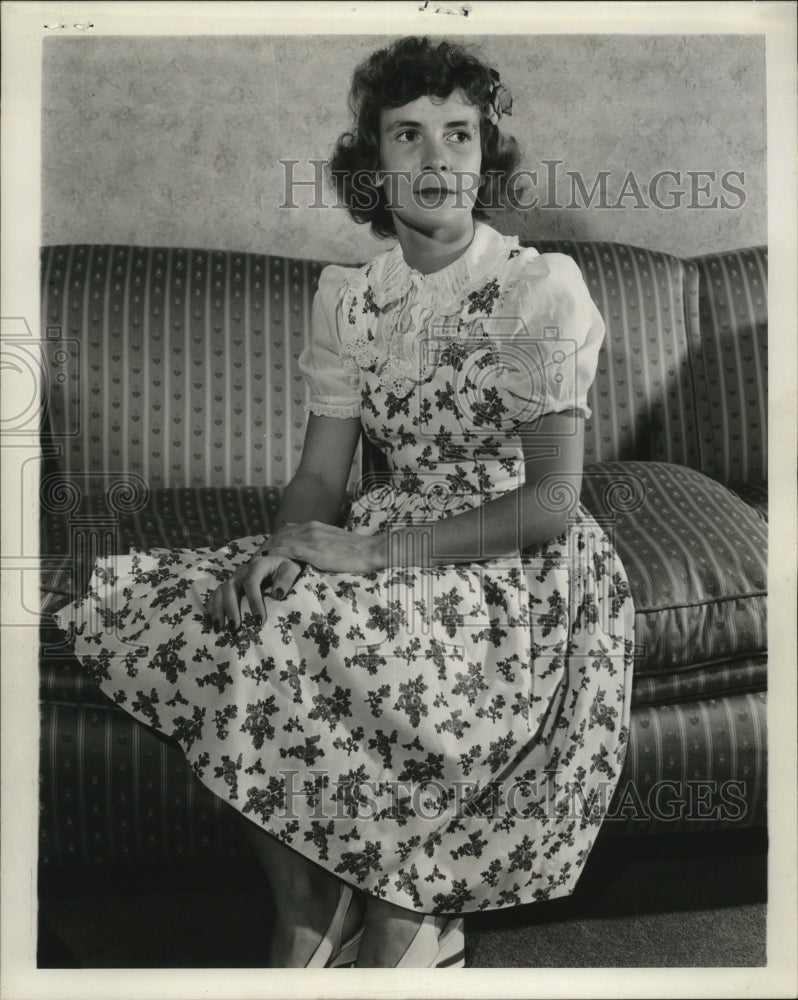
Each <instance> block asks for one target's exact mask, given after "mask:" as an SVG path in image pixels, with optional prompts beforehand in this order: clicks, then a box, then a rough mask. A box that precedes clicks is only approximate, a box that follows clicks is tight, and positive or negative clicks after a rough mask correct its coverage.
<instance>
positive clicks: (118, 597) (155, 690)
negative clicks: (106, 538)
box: [62, 38, 633, 967]
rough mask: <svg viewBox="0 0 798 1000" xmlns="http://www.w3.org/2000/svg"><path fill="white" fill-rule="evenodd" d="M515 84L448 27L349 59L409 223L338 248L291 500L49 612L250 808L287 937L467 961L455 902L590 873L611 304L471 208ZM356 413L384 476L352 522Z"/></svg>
mask: <svg viewBox="0 0 798 1000" xmlns="http://www.w3.org/2000/svg"><path fill="white" fill-rule="evenodd" d="M509 103H510V102H509V94H508V92H507V91H506V89H505V88H503V87H502V85H501V83H500V82H499V79H498V74H497V73H496V72H495V71H493V70H491V69H490V68H488V67H487V66H485V65H484V64H483V63H482V62H481V61H480V60H479V59H478V58H477V57H476V56H475V55H473V54H472V53H470V52H469V51H467V50H465V49H463V48H461V47H458V46H457V45H453V44H450V43H447V42H445V41H443V42H440V41H430V40H428V39H417V38H407V39H403V40H401V41H398V42H396V43H395V44H393V45H391V46H390V47H389V48H386V49H383V50H381V51H378V52H375V53H374V54H373V55H372V56H371V57H370V58H369V59H368V60H367V61H366V62H365V63H364V64H363V65H361V66H360V67H358V69H357V70H356V72H355V76H354V81H353V86H352V92H351V105H352V110H353V114H354V128H353V131H352V132H351V133H347V134H346V135H344V136H342V137H341V139H340V141H339V143H338V146H337V149H336V153H335V156H334V157H333V161H332V164H331V166H332V175H333V177H334V181H335V184H336V185H337V188H338V191H339V193H340V195H341V197H342V198H343V200H344V201H345V203H346V204H347V206H348V207H349V211H350V213H351V214H352V216H353V217H354V219H355V220H356V221H358V222H370V223H371V225H372V228H373V229H374V231H375V232H377V233H378V234H381V235H384V236H395V238H396V243H395V245H394V246H393V248H392V249H389V250H387V251H385V252H384V253H381V254H379V255H378V256H377V257H376V258H375V259H374V260H373V261H372V262H371V263H370V264H369V265H368V266H366V267H363V268H344V267H328V268H326V269H325V271H324V272H323V273H322V275H321V279H320V282H319V289H318V293H317V295H316V299H315V303H314V310H313V327H312V330H311V331H310V335H309V343H308V346H307V347H306V349H305V351H304V352H303V354H302V357H301V360H300V363H301V366H302V369H303V371H304V373H305V376H306V379H307V384H308V386H309V404H308V409H309V418H308V427H307V433H306V438H305V444H304V450H303V454H302V460H301V464H300V466H299V469H298V471H297V473H296V475H295V476H294V478H293V480H292V481H291V483H290V484H289V485H288V487H287V488H286V490H285V494H284V496H283V499H282V503H281V506H280V511H279V514H278V517H277V520H276V522H275V525H274V530H273V531H272V532H271V534H270V535H267V536H265V537H264V536H257V537H252V538H245V539H238V540H236V541H234V542H231V543H230V545H228V546H227V547H226V548H224V549H222V550H220V551H216V552H211V551H209V550H201V551H177V552H166V551H159V550H155V551H151V552H141V553H133V554H131V555H130V556H129V557H119V558H117V559H116V560H115V561H114V565H113V566H111V565H108V564H102V565H98V567H97V568H96V570H95V576H94V578H93V581H92V588H91V590H90V593H89V595H88V598H87V599H86V600H85V601H84V602H82V603H79V604H78V605H76V608H75V609H74V610H73V611H72V612H64V613H63V614H62V621H63V623H64V625H65V626H69V627H71V629H72V631H73V634H74V637H75V648H76V652H77V654H78V655H79V656H81V657H82V658H83V659H84V662H85V663H86V665H87V667H88V669H90V670H91V671H92V673H93V674H94V676H95V677H97V679H98V680H99V681H100V682H101V686H102V687H103V689H104V690H105V691H106V692H107V693H108V694H109V695H111V696H112V697H113V698H114V699H115V700H116V701H117V702H118V703H119V704H120V705H122V707H123V708H125V709H126V710H127V711H129V712H130V713H131V714H133V715H134V716H135V717H137V718H139V719H141V720H142V721H144V722H146V723H148V724H151V725H154V726H156V727H157V728H159V729H160V730H162V731H163V732H164V733H166V734H167V735H169V736H171V737H173V738H174V739H176V740H177V741H178V742H179V743H180V744H181V746H182V747H183V749H184V751H185V753H186V756H187V758H188V760H189V762H190V763H191V766H192V767H193V769H194V771H195V772H196V773H197V775H198V776H199V777H200V778H201V780H202V781H203V782H205V784H206V785H208V787H209V788H211V789H212V790H213V791H214V792H216V793H217V794H218V795H220V796H222V797H223V798H224V799H225V800H226V801H228V802H229V803H231V804H232V805H233V806H234V807H235V808H236V809H237V810H239V811H240V812H241V814H242V815H243V816H244V817H246V826H247V829H248V831H249V834H250V837H251V841H252V843H253V846H254V848H255V851H256V854H257V856H258V857H259V859H260V860H261V862H262V864H263V867H264V868H265V871H266V874H267V876H268V879H269V882H270V885H271V888H272V890H273V893H274V898H275V901H276V904H277V905H278V907H279V919H278V921H277V925H276V931H275V934H274V936H273V940H272V942H271V956H270V960H271V964H272V965H274V966H312V965H316V966H319V965H328V966H338V965H345V964H353V963H354V964H356V965H358V966H371V967H374V966H394V965H404V966H417V967H418V966H446V965H462V964H463V921H462V916H461V915H462V914H464V913H468V912H473V911H478V910H484V909H497V908H500V907H506V906H513V905H517V904H522V903H528V902H531V901H534V900H542V899H549V898H552V897H555V896H559V895H563V894H566V893H569V892H570V891H571V890H572V889H573V887H574V885H575V883H576V881H577V878H578V876H579V874H580V872H581V870H582V868H583V866H584V863H585V860H586V858H587V856H588V854H589V852H590V849H591V846H592V844H593V841H594V839H595V836H596V832H597V830H598V828H599V826H600V824H601V820H602V816H603V812H604V810H605V808H606V805H607V804H608V802H609V800H610V798H611V795H612V791H613V789H614V786H615V783H616V782H617V779H618V776H619V773H620V769H621V766H622V763H623V757H624V752H625V747H626V737H627V731H628V730H627V727H628V717H629V692H630V684H631V662H632V660H631V656H632V632H633V608H632V603H631V600H630V597H629V591H628V586H627V583H626V578H625V575H624V572H623V568H622V567H621V565H620V563H619V561H618V559H617V557H616V555H615V553H614V551H613V549H612V547H611V544H610V541H609V539H608V538H607V537H606V536H605V535H604V534H603V532H602V530H601V529H600V527H599V526H598V525H597V524H596V522H595V521H594V520H593V519H592V518H591V516H590V515H589V514H588V513H587V512H586V511H585V510H584V509H583V508H582V507H581V506H580V504H579V499H578V498H579V489H580V484H581V474H582V461H583V425H584V420H585V417H587V416H589V409H588V405H587V401H586V394H587V391H588V388H589V386H590V384H591V381H592V379H593V376H594V373H595V368H596V363H597V357H598V351H599V347H600V345H601V342H602V338H603V334H604V326H603V323H602V320H601V317H600V316H599V314H598V312H597V310H596V308H595V306H594V304H593V302H592V300H591V298H590V295H589V294H588V291H587V289H586V287H585V284H584V282H583V280H582V278H581V275H580V272H579V270H578V268H577V266H576V265H575V264H574V263H573V261H571V260H570V258H568V257H565V256H563V255H559V254H543V255H540V254H538V253H537V252H536V251H535V250H533V249H524V248H521V247H520V246H519V245H518V241H517V239H515V238H510V237H505V236H501V235H499V234H498V233H497V232H496V231H495V230H493V229H491V228H490V227H489V226H488V225H486V224H485V223H484V222H483V221H481V220H480V218H479V217H480V216H481V215H482V214H483V209H484V207H485V206H486V205H488V204H489V203H490V202H491V201H492V200H494V198H495V196H496V194H497V192H499V193H500V192H501V190H502V187H503V185H504V184H506V181H507V176H508V173H509V172H510V171H511V170H512V169H513V167H514V166H515V164H516V161H517V152H516V148H515V144H514V143H513V142H512V140H510V139H508V138H507V137H505V136H503V135H502V132H501V131H500V126H499V120H500V118H501V116H502V113H503V112H506V111H507V110H509ZM361 432H363V433H365V434H366V435H367V436H368V438H369V439H370V441H371V442H373V443H374V444H376V445H377V446H378V447H379V448H380V449H381V450H382V451H383V452H384V453H385V454H386V456H387V460H388V463H389V467H390V473H391V476H390V483H389V484H388V485H387V486H383V487H381V488H380V489H371V490H366V489H364V490H363V491H361V494H360V495H359V496H358V497H357V498H356V499H355V501H354V502H353V504H352V506H351V508H350V510H349V511H348V514H347V516H346V521H345V524H344V525H343V526H340V525H339V521H340V518H341V513H342V505H343V502H344V494H345V487H346V483H347V479H348V474H349V470H350V467H351V463H352V459H353V454H354V452H355V448H356V445H357V443H358V439H359V436H360V434H361ZM93 615H94V616H96V617H92V616H93ZM110 616H113V619H112V620H113V621H114V623H115V625H116V626H117V634H118V635H119V637H120V638H121V640H122V641H123V642H124V643H127V645H118V646H114V645H113V644H112V643H111V642H110V640H109V639H108V637H107V636H105V635H103V632H102V628H101V625H102V624H105V623H107V622H108V621H109V618H110ZM70 618H71V619H72V621H71V623H70V622H69V619H70Z"/></svg>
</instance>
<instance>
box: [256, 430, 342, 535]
mask: <svg viewBox="0 0 798 1000" xmlns="http://www.w3.org/2000/svg"><path fill="white" fill-rule="evenodd" d="M359 437H360V417H344V418H342V417H320V416H318V415H317V414H315V413H311V414H309V416H308V426H307V430H306V432H305V444H304V447H303V449H302V458H301V460H300V463H299V468H298V469H297V471H296V473H295V474H294V477H293V479H292V480H291V482H290V483H289V484H288V486H286V488H285V491H284V493H283V496H282V499H281V501H280V508H279V510H278V512H277V517H276V518H275V522H274V530H275V532H276V531H277V530H278V529H279V528H280V526H281V525H283V524H291V523H302V522H305V521H322V522H324V523H325V524H335V523H336V521H337V520H338V518H339V517H340V515H341V508H342V506H343V501H344V495H345V493H346V484H347V481H348V479H349V470H350V469H351V468H352V458H353V456H354V454H355V449H356V448H357V443H358V439H359Z"/></svg>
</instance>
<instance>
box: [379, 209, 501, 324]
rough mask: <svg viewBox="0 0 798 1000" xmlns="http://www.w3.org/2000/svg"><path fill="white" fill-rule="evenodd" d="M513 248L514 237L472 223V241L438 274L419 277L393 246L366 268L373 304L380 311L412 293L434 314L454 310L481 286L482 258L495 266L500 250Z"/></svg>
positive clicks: (483, 277) (418, 273) (398, 247)
mask: <svg viewBox="0 0 798 1000" xmlns="http://www.w3.org/2000/svg"><path fill="white" fill-rule="evenodd" d="M516 247H518V237H517V236H502V235H501V233H498V232H497V231H496V230H495V229H493V228H492V227H491V226H488V225H486V224H485V223H484V222H480V221H478V220H474V238H473V239H472V241H471V243H470V244H469V245H468V247H467V248H466V250H465V251H464V253H462V254H461V255H460V256H459V257H458V258H457V260H454V261H452V263H451V264H447V265H446V267H443V268H441V269H440V270H439V271H433V272H432V273H431V274H422V273H421V272H420V271H417V270H416V269H415V268H412V267H410V265H409V264H408V263H407V262H406V261H405V259H404V256H403V254H402V248H401V246H400V245H399V244H398V243H397V244H396V246H395V247H393V248H392V249H391V250H388V251H387V252H386V253H384V254H382V255H381V256H380V257H378V258H377V259H376V260H374V261H373V262H372V263H371V264H370V265H369V266H368V268H367V278H368V283H369V287H370V288H371V291H372V293H373V301H374V304H375V305H376V306H378V307H379V308H380V309H384V308H385V307H386V306H389V305H391V303H393V302H396V301H398V300H399V299H402V298H404V297H405V296H406V295H408V294H409V293H410V292H411V290H415V292H416V295H417V297H418V298H419V299H421V300H426V301H429V302H431V303H434V304H435V306H436V311H437V312H445V311H446V309H447V308H455V307H456V306H457V305H458V304H459V303H460V302H461V301H462V300H463V298H464V297H465V295H466V294H467V293H468V292H469V291H471V290H472V289H473V287H474V285H475V284H476V283H480V282H484V280H485V266H484V258H485V257H486V256H490V259H491V262H492V263H494V264H498V263H499V260H500V257H499V255H500V254H501V253H502V251H503V250H506V251H509V250H512V249H513V248H516Z"/></svg>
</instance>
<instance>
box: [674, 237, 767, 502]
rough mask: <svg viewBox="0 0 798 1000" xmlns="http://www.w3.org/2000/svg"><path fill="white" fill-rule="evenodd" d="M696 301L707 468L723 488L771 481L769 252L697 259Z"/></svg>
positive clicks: (695, 351)
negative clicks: (768, 369) (768, 367)
mask: <svg viewBox="0 0 798 1000" xmlns="http://www.w3.org/2000/svg"><path fill="white" fill-rule="evenodd" d="M691 266H694V267H696V269H697V271H698V275H699V281H700V284H699V289H698V293H697V294H696V293H695V291H693V290H692V289H691V294H690V296H689V299H688V302H689V307H690V308H689V313H688V318H689V327H690V333H691V338H692V344H693V346H692V355H693V366H694V369H695V383H696V394H697V400H698V406H699V408H700V411H701V434H700V441H701V468H702V469H703V470H704V471H705V472H706V473H707V475H709V476H712V477H713V478H714V479H718V480H719V481H720V482H722V483H726V484H727V485H735V486H736V485H737V484H740V483H755V482H758V481H759V482H761V481H764V480H767V474H768V473H767V468H768V465H767V418H768V396H767V389H768V378H767V350H768V313H767V291H768V285H767V283H768V273H767V267H768V256H767V248H766V247H752V248H751V249H748V250H735V251H732V252H729V253H722V254H709V255H707V256H706V257H698V258H696V260H695V261H694V262H693V263H692V265H691Z"/></svg>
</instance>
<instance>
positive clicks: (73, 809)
mask: <svg viewBox="0 0 798 1000" xmlns="http://www.w3.org/2000/svg"><path fill="white" fill-rule="evenodd" d="M766 708H767V703H766V697H765V694H764V693H763V692H759V693H758V694H746V695H734V694H732V695H730V696H728V697H723V698H718V699H717V700H716V699H703V700H701V701H696V702H695V703H693V704H690V705H684V704H682V705H678V706H672V705H667V706H646V707H642V708H638V709H635V710H633V712H632V716H631V730H630V737H629V746H628V749H627V753H626V760H625V763H624V768H623V771H622V773H621V778H620V781H619V782H618V788H617V791H616V794H615V796H614V798H613V799H612V801H611V803H610V805H609V808H608V814H607V817H606V818H605V820H604V824H603V826H602V829H601V833H600V836H605V835H616V834H618V835H623V836H627V835H629V834H643V833H658V834H659V833H663V832H664V833H668V832H672V833H684V832H688V833H689V832H695V831H696V830H700V829H706V830H712V831H716V830H718V829H721V828H724V827H727V828H729V829H735V828H740V827H742V826H746V827H747V826H761V825H763V824H764V822H765V815H766V807H767V785H766V780H765V779H766V775H767V711H766ZM42 745H43V748H44V752H43V753H42V755H41V757H40V769H41V779H40V787H41V790H42V793H41V804H40V819H39V838H40V847H39V859H40V864H41V865H42V867H43V868H44V869H56V868H57V869H61V868H76V869H77V868H81V869H85V868H96V869H108V868H112V867H117V866H126V865H130V866H136V865H170V866H172V865H176V864H184V863H185V864H196V863H201V864H211V863H219V862H229V861H235V860H237V859H242V858H244V857H249V847H248V845H247V843H246V841H245V840H244V837H243V831H242V830H241V824H240V823H239V822H236V818H235V816H234V814H233V810H232V809H231V808H230V806H229V805H228V804H227V803H226V802H223V801H222V799H221V798H219V797H218V796H217V795H213V794H212V793H211V792H210V791H209V790H208V789H207V788H206V787H205V786H204V785H203V784H202V783H201V782H200V781H199V780H198V779H197V778H196V776H195V775H194V774H193V772H192V771H191V770H190V769H189V768H188V766H187V764H186V760H185V756H184V755H183V752H182V750H181V749H180V748H179V746H178V745H177V744H175V743H173V742H171V741H166V740H165V739H163V738H161V737H160V736H159V734H158V733H157V732H156V731H155V730H154V729H151V728H150V727H148V726H142V725H140V724H139V723H138V722H137V721H136V720H135V719H133V718H132V717H131V716H129V715H128V714H127V713H126V712H123V711H121V709H118V708H116V707H115V706H113V705H110V704H109V703H108V702H106V703H105V704H104V705H102V706H96V707H95V706H89V705H83V706H80V705H79V706H75V705H70V704H61V703H59V702H58V701H49V702H46V703H44V705H43V706H42ZM707 781H711V782H713V783H714V784H713V785H711V786H709V789H708V790H707V785H706V782H707ZM732 781H736V782H741V783H742V784H740V785H739V786H735V785H730V784H729V782H732ZM673 782H676V784H675V786H674V785H673ZM633 789H634V790H633ZM638 790H639V791H638ZM635 791H637V792H638V794H637V795H635ZM739 796H742V798H743V806H742V808H741V809H739V810H737V811H735V804H736V800H737V798H738V797H739ZM679 800H681V801H684V802H685V803H687V804H692V807H693V808H692V810H691V811H690V812H688V809H687V807H686V806H685V807H684V808H682V807H680V806H679V804H678V802H679ZM699 800H703V801H704V802H706V801H709V802H710V806H709V811H708V810H707V807H706V806H705V805H703V806H702V805H700V804H699V805H698V806H696V803H697V802H699ZM713 803H714V804H713ZM701 810H703V812H701ZM697 812H698V813H700V814H699V815H698V816H697V815H696V813H697ZM702 816H703V817H704V818H702Z"/></svg>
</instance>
